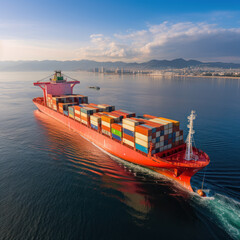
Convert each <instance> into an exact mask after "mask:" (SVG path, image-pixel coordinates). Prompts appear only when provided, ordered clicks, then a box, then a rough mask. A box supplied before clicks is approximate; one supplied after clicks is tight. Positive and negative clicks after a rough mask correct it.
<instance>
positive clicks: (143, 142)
mask: <svg viewBox="0 0 240 240" xmlns="http://www.w3.org/2000/svg"><path fill="white" fill-rule="evenodd" d="M135 143H137V144H139V145H141V146H143V147H145V148H149V147H150V143H149V142H146V141H143V140H141V139H139V138H135Z"/></svg>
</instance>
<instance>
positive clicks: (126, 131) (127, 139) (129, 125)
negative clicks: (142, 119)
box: [122, 118, 140, 147]
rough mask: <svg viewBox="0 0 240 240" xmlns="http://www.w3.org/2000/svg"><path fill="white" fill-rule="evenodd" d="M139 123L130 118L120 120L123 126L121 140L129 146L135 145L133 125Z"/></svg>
mask: <svg viewBox="0 0 240 240" xmlns="http://www.w3.org/2000/svg"><path fill="white" fill-rule="evenodd" d="M139 124H140V123H139V122H138V121H136V120H134V119H131V118H124V119H123V120H122V127H123V142H124V143H125V144H127V145H129V146H131V147H134V146H135V127H136V126H138V125H139Z"/></svg>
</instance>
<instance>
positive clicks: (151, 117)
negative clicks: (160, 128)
mask: <svg viewBox="0 0 240 240" xmlns="http://www.w3.org/2000/svg"><path fill="white" fill-rule="evenodd" d="M143 117H145V118H150V119H153V118H157V117H155V116H152V115H148V114H143Z"/></svg>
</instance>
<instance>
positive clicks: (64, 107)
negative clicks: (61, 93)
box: [58, 103, 76, 116]
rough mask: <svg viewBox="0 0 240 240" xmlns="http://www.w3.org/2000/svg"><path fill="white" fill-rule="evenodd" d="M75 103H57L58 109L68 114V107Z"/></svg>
mask: <svg viewBox="0 0 240 240" xmlns="http://www.w3.org/2000/svg"><path fill="white" fill-rule="evenodd" d="M75 104H76V103H59V104H58V110H59V112H60V113H63V114H64V115H66V116H68V107H69V106H74V105H75Z"/></svg>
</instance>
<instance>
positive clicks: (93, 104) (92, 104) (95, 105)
mask: <svg viewBox="0 0 240 240" xmlns="http://www.w3.org/2000/svg"><path fill="white" fill-rule="evenodd" d="M89 105H91V106H94V107H97V104H95V103H89Z"/></svg>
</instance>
